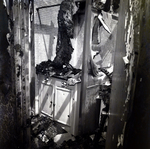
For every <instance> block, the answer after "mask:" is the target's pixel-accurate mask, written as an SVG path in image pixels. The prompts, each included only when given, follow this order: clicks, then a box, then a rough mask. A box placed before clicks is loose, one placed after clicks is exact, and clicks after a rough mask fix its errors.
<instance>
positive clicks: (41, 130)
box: [31, 116, 105, 149]
mask: <svg viewBox="0 0 150 149" xmlns="http://www.w3.org/2000/svg"><path fill="white" fill-rule="evenodd" d="M31 136H32V137H31V140H32V144H31V148H32V149H104V148H105V139H103V138H101V139H100V141H98V142H95V141H94V135H92V136H90V135H84V136H76V137H74V136H71V135H70V134H69V133H68V132H67V131H65V130H64V129H62V127H61V126H60V125H59V124H58V123H56V122H54V121H52V120H51V118H49V117H45V116H34V117H32V119H31ZM60 138H61V139H63V141H61V144H60V142H59V139H60ZM57 141H58V142H59V143H57Z"/></svg>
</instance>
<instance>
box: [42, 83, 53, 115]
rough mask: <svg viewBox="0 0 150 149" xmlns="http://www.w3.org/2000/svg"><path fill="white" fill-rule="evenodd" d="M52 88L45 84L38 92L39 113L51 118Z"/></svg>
mask: <svg viewBox="0 0 150 149" xmlns="http://www.w3.org/2000/svg"><path fill="white" fill-rule="evenodd" d="M53 97H54V93H53V86H52V85H47V84H41V87H40V90H39V99H40V102H39V108H40V112H42V113H44V114H47V115H49V116H51V117H53Z"/></svg>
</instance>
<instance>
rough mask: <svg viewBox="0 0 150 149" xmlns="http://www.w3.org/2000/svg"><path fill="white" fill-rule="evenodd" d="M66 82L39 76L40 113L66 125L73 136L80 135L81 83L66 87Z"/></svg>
mask: <svg viewBox="0 0 150 149" xmlns="http://www.w3.org/2000/svg"><path fill="white" fill-rule="evenodd" d="M65 82H66V80H64V79H59V78H55V77H50V78H48V79H45V77H44V76H42V75H39V76H38V84H39V86H38V87H39V112H40V113H42V114H44V115H47V116H50V117H51V118H52V119H53V120H54V121H57V122H59V123H61V124H62V125H64V127H65V129H66V130H67V131H69V132H70V133H71V134H73V135H77V134H78V123H79V117H78V115H79V105H80V101H79V98H80V88H81V83H77V84H76V85H74V86H64V83H65Z"/></svg>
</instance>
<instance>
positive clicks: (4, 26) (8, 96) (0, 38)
mask: <svg viewBox="0 0 150 149" xmlns="http://www.w3.org/2000/svg"><path fill="white" fill-rule="evenodd" d="M0 18H1V21H0V146H1V148H2V149H9V148H13V149H15V148H17V143H16V142H17V131H16V130H17V129H16V128H17V125H16V118H17V116H16V99H15V96H14V92H13V83H14V80H13V78H12V72H13V71H12V63H11V55H10V53H9V52H8V49H9V48H8V46H9V43H8V40H7V38H6V35H7V34H8V33H9V25H8V22H9V17H8V14H7V9H6V7H4V5H3V2H2V1H0Z"/></svg>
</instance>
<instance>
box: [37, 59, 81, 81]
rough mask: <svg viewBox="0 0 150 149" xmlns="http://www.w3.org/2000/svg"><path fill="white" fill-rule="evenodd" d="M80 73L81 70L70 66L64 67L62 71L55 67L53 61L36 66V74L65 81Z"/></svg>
mask: <svg viewBox="0 0 150 149" xmlns="http://www.w3.org/2000/svg"><path fill="white" fill-rule="evenodd" d="M80 72H81V70H80V69H76V68H74V67H73V66H71V65H70V64H68V65H63V67H62V68H61V69H60V68H59V69H58V68H57V67H55V66H54V65H53V62H52V61H51V60H48V61H43V62H41V63H40V64H38V65H36V74H42V75H44V76H46V77H49V76H54V77H59V78H63V79H68V78H72V77H74V76H75V75H77V74H78V73H80Z"/></svg>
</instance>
